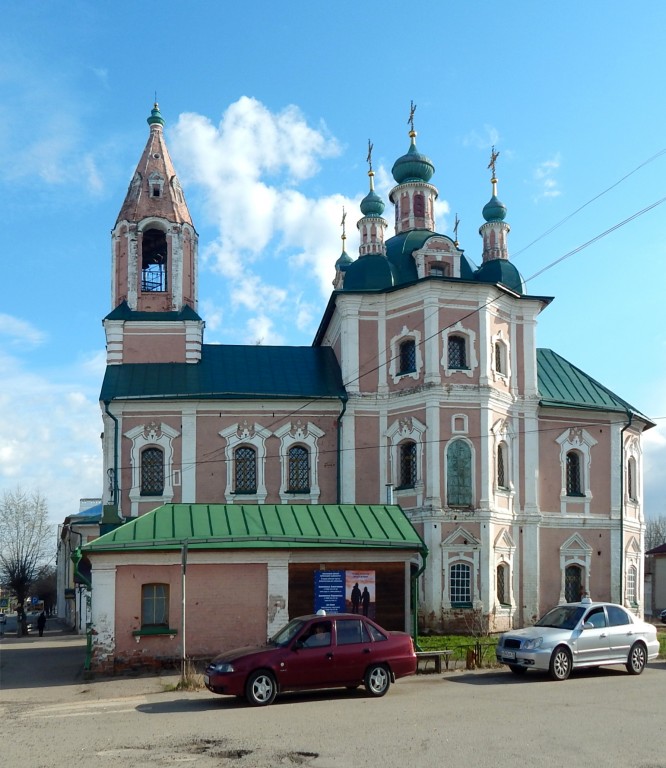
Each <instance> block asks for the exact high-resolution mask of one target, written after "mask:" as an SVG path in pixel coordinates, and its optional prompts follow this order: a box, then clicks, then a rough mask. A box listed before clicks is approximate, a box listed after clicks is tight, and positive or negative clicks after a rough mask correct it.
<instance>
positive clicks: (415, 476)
mask: <svg viewBox="0 0 666 768" xmlns="http://www.w3.org/2000/svg"><path fill="white" fill-rule="evenodd" d="M425 429H426V428H425V424H421V422H420V421H419V420H418V419H416V418H414V417H413V416H403V417H402V418H400V419H396V420H395V421H394V422H393V424H391V426H390V427H389V428H388V429H387V430H386V436H387V438H388V440H389V445H390V447H391V475H390V479H391V480H392V482H393V483H394V484H395V485H396V489H395V490H396V491H401V490H405V491H409V492H413V491H416V495H417V503H421V502H420V501H418V499H419V494H421V493H422V492H423V460H424V458H423V435H424V433H425ZM412 489H413V490H412Z"/></svg>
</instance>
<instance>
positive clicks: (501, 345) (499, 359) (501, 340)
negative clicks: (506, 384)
mask: <svg viewBox="0 0 666 768" xmlns="http://www.w3.org/2000/svg"><path fill="white" fill-rule="evenodd" d="M510 368H511V365H510V360H509V347H508V344H507V342H506V339H505V334H504V331H501V330H500V331H499V332H498V333H497V334H496V335H495V336H493V337H492V339H491V348H490V370H491V372H492V376H493V379H495V381H497V379H498V378H499V379H501V380H502V381H506V380H507V379H509V377H510V375H511V370H510Z"/></svg>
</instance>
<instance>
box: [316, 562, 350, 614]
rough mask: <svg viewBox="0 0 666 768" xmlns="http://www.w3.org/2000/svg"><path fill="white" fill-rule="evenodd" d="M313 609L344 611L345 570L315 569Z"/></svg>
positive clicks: (334, 611)
mask: <svg viewBox="0 0 666 768" xmlns="http://www.w3.org/2000/svg"><path fill="white" fill-rule="evenodd" d="M314 587H315V589H314V592H315V599H314V609H315V613H316V612H317V611H321V610H324V611H326V613H344V612H345V572H344V571H315V584H314Z"/></svg>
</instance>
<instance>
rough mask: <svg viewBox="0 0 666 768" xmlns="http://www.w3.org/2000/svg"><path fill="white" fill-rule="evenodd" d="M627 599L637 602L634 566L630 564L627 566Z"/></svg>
mask: <svg viewBox="0 0 666 768" xmlns="http://www.w3.org/2000/svg"><path fill="white" fill-rule="evenodd" d="M627 600H628V601H629V602H630V603H637V602H638V593H637V590H636V566H635V565H630V566H629V567H628V568H627Z"/></svg>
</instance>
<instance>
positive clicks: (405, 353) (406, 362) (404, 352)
mask: <svg viewBox="0 0 666 768" xmlns="http://www.w3.org/2000/svg"><path fill="white" fill-rule="evenodd" d="M415 370H416V344H415V342H414V339H407V340H406V341H403V342H402V344H400V370H399V371H398V373H399V374H402V373H413V372H414V371H415Z"/></svg>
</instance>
